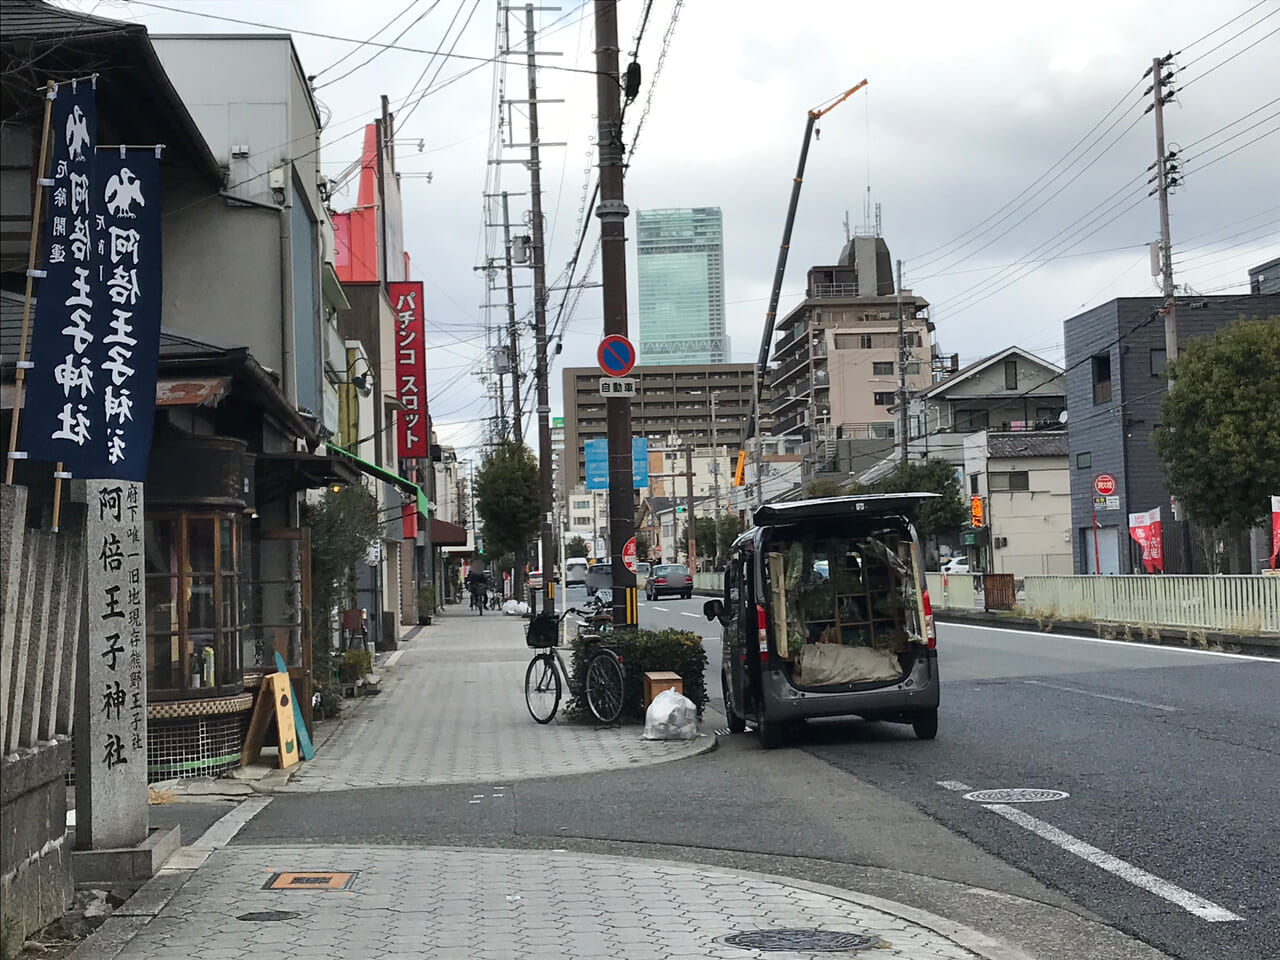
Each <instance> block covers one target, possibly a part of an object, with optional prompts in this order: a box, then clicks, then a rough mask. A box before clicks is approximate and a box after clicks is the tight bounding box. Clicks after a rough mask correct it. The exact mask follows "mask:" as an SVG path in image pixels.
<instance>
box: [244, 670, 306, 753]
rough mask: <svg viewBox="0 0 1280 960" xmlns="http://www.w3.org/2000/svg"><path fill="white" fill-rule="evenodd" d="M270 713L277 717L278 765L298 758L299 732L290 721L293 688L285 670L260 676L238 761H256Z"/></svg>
mask: <svg viewBox="0 0 1280 960" xmlns="http://www.w3.org/2000/svg"><path fill="white" fill-rule="evenodd" d="M272 715H274V716H275V721H276V739H277V741H278V742H279V744H280V764H279V765H280V769H282V770H283V769H284V768H285V767H291V766H293V765H294V764H295V763H297V762H298V734H297V728H296V727H295V726H294V723H293V690H292V688H291V687H290V685H289V675H288V674H287V673H269V674H267V675H266V676H265V677H263V678H262V689H261V691H259V693H258V702H257V704H256V705H255V706H254V708H253V719H252V720H251V721H250V722H249V733H248V734H247V735H246V736H245V738H244V750H243V751H241V753H240V765H241V766H242V767H247V766H249V765H250V764H253V763H257V762H258V758H259V757H260V756H261V755H262V740H263V738H264V737H265V736H266V733H267V725H268V724H269V723H270V722H271V717H272Z"/></svg>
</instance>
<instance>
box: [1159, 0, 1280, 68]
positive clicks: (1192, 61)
mask: <svg viewBox="0 0 1280 960" xmlns="http://www.w3.org/2000/svg"><path fill="white" fill-rule="evenodd" d="M1259 6H1261V4H1259ZM1277 13H1280V10H1272V11H1271V12H1270V13H1268V14H1267V15H1266V16H1265V17H1262V18H1260V19H1259V20H1256V21H1254V22H1253V23H1251V24H1249V26H1247V27H1245V28H1244V29H1243V30H1241V31H1240V32H1239V33H1235V34H1232V35H1231V36H1229V37H1227V39H1225V40H1223V41H1222V42H1221V43H1219V44H1217V45H1216V46H1212V47H1210V48H1209V49H1208V50H1206V51H1205V52H1204V53H1202V54H1200V56H1198V57H1196V58H1195V59H1194V60H1191V61H1189V62H1187V63H1185V64H1183V65H1182V66H1180V67H1179V68H1178V72H1179V73H1181V72H1182V71H1183V70H1186V69H1187V68H1189V67H1192V66H1194V65H1195V64H1197V63H1199V62H1200V61H1201V60H1203V59H1204V58H1205V57H1207V56H1209V54H1211V53H1215V52H1217V51H1218V50H1221V49H1222V48H1223V47H1225V46H1226V45H1227V44H1228V43H1230V42H1231V41H1232V40H1236V39H1238V38H1240V37H1242V36H1244V35H1245V34H1246V33H1248V32H1249V31H1250V30H1252V29H1253V28H1254V27H1256V26H1257V25H1258V24H1260V23H1263V22H1264V21H1266V20H1270V19H1271V18H1272V17H1274V16H1275V15H1276V14H1277ZM1240 16H1244V14H1241V15H1240ZM1235 19H1236V20H1239V19H1240V17H1236V18H1235ZM1228 22H1232V21H1228ZM1224 26H1225V24H1224ZM1219 29H1221V27H1220V28H1219ZM1246 49H1247V48H1246ZM1224 62H1225V61H1224Z"/></svg>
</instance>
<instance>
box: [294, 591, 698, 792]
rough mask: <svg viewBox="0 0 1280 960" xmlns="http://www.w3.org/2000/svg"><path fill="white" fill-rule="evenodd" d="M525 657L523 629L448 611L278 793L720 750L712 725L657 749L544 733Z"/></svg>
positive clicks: (594, 767) (605, 735) (538, 771)
mask: <svg viewBox="0 0 1280 960" xmlns="http://www.w3.org/2000/svg"><path fill="white" fill-rule="evenodd" d="M455 611H456V612H455ZM530 656H531V651H530V650H529V649H528V648H527V647H526V646H525V642H524V621H523V620H521V619H519V618H516V617H505V616H502V615H501V614H497V613H495V614H492V615H485V616H483V617H480V616H476V615H475V614H472V613H470V612H469V611H466V610H464V609H462V608H461V607H451V608H449V612H447V613H445V614H443V615H441V616H438V617H436V618H435V623H434V624H433V625H432V626H430V627H426V628H424V629H423V630H422V631H421V632H419V633H418V634H417V636H416V638H415V639H414V640H412V641H411V642H410V645H409V646H408V647H406V648H404V649H402V650H401V651H398V652H397V653H396V654H393V657H394V658H395V660H394V663H393V665H392V666H391V668H390V669H389V670H388V671H387V673H386V674H384V675H383V676H384V679H383V682H382V687H383V690H382V692H381V693H379V694H378V695H377V696H376V697H374V698H371V699H370V700H367V701H364V702H362V703H361V704H360V708H359V709H358V710H356V711H353V716H351V717H350V719H347V720H345V721H344V722H343V723H342V724H341V726H339V727H338V729H337V730H336V731H335V732H334V733H333V735H332V736H330V737H329V738H328V739H326V740H325V741H324V742H323V743H322V744H321V745H320V746H319V747H318V748H317V752H316V758H315V759H314V760H311V761H309V762H307V763H304V764H302V765H301V767H300V769H299V770H298V772H297V774H295V775H294V777H293V779H292V780H291V781H290V783H289V784H288V785H287V786H284V787H281V788H279V789H280V791H281V792H286V793H293V792H309V791H319V790H348V789H354V788H361V787H395V786H407V785H415V784H446V783H492V784H506V783H508V782H509V781H512V780H522V779H527V778H530V777H548V776H561V775H565V774H576V773H590V772H594V771H599V770H611V769H618V768H622V767H631V766H637V765H643V764H649V763H660V762H663V761H666V760H679V759H682V758H684V757H690V756H694V755H696V754H699V753H703V752H705V751H707V750H710V749H712V748H713V747H714V746H715V737H714V735H712V734H711V730H710V725H709V724H707V723H705V722H704V723H703V725H702V726H703V729H704V731H705V733H706V735H705V736H701V737H699V738H698V739H697V740H684V741H657V742H655V741H647V740H642V739H641V738H640V733H641V728H640V727H639V726H624V727H606V728H600V729H597V728H594V727H591V726H586V725H581V724H573V723H567V722H563V721H562V715H559V716H557V718H556V720H555V721H554V722H552V723H550V724H547V725H546V726H542V725H539V724H537V723H535V722H534V721H533V719H532V718H531V717H530V716H529V711H528V709H527V708H526V706H525V702H524V672H525V667H526V666H527V665H528V663H529V659H530ZM567 698H568V696H567V691H566V697H565V699H567ZM563 704H564V701H563V700H562V701H561V706H562V707H563Z"/></svg>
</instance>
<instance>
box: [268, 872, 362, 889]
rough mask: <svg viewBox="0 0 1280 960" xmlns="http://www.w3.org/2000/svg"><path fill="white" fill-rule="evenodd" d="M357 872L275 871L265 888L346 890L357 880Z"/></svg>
mask: <svg viewBox="0 0 1280 960" xmlns="http://www.w3.org/2000/svg"><path fill="white" fill-rule="evenodd" d="M355 879H356V874H355V873H325V872H301V873H298V872H295V873H273V874H272V875H271V877H270V879H268V880H267V882H266V883H265V884H264V885H263V887H262V889H264V890H346V889H348V888H350V886H351V884H352V883H354V882H355Z"/></svg>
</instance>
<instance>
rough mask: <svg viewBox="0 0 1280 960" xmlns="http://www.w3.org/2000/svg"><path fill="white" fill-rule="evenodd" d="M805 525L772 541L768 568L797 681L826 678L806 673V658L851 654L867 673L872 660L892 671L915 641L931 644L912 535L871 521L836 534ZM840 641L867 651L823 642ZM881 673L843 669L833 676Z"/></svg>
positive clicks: (779, 642)
mask: <svg viewBox="0 0 1280 960" xmlns="http://www.w3.org/2000/svg"><path fill="white" fill-rule="evenodd" d="M798 527H799V525H798V526H797V527H791V528H788V529H787V530H786V533H787V534H788V535H789V536H787V537H784V538H776V539H771V540H770V542H769V543H768V545H767V547H766V556H767V563H766V565H765V570H764V577H765V581H766V589H767V591H768V597H769V600H770V603H769V609H770V615H771V618H772V621H773V628H774V640H775V645H776V651H777V653H778V655H779V656H780V657H782V658H783V659H784V660H788V661H793V667H794V670H795V673H796V674H797V675H798V676H797V677H794V678H793V682H796V683H797V684H806V685H818V684H817V683H813V682H810V681H806V680H805V678H804V676H803V674H804V672H805V670H804V667H805V662H806V661H809V662H811V663H815V664H816V663H817V662H819V660H821V661H822V663H823V664H824V671H827V670H828V668H830V667H831V665H832V664H833V663H835V664H836V665H837V668H838V666H839V664H840V663H841V662H845V661H847V662H848V663H850V664H851V665H852V664H854V663H855V662H856V668H855V667H853V666H851V667H850V669H856V670H857V671H861V672H862V673H863V674H865V673H866V671H867V670H868V669H869V668H868V663H871V664H872V665H873V666H875V667H876V668H878V669H880V672H881V673H883V674H884V675H885V676H884V678H886V679H887V678H889V677H892V676H896V673H897V672H898V667H897V663H898V661H897V656H898V655H899V654H901V653H903V652H905V651H907V650H908V649H909V648H910V646H911V645H912V644H921V645H924V644H925V643H926V638H925V636H924V630H923V629H922V624H921V609H920V607H919V605H918V602H917V595H918V594H917V588H916V574H915V563H914V552H913V549H912V543H911V540H910V537H909V535H908V534H907V533H906V532H905V531H901V530H897V529H888V530H878V531H867V530H865V528H864V530H863V531H858V532H850V533H849V534H848V535H845V536H840V535H836V536H833V535H831V533H829V532H827V531H821V532H820V531H817V530H814V531H812V532H809V531H804V530H803V528H802V527H799V528H798ZM832 645H834V646H836V647H843V648H857V649H861V650H862V651H863V653H860V654H854V653H849V654H839V653H838V652H837V651H835V650H832V649H825V650H824V649H820V648H829V647H830V646H832ZM873 652H874V653H873ZM880 661H883V663H881V662H880ZM837 672H838V670H837ZM824 676H825V673H824ZM876 678H877V677H876V676H873V675H865V676H863V675H859V676H843V677H840V678H838V679H830V680H829V681H828V682H852V681H854V680H858V679H876Z"/></svg>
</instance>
